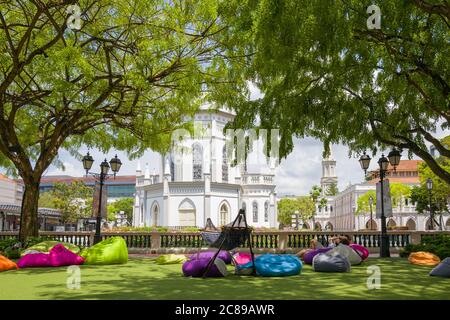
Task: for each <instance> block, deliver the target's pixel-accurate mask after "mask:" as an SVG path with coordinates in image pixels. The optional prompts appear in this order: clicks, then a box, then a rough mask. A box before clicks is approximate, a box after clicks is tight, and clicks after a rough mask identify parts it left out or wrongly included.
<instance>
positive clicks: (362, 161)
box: [359, 151, 372, 172]
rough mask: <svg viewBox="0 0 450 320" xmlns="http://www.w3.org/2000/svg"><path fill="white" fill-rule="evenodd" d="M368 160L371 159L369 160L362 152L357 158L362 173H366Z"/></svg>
mask: <svg viewBox="0 0 450 320" xmlns="http://www.w3.org/2000/svg"><path fill="white" fill-rule="evenodd" d="M370 160H372V159H370V157H369V155H367V154H366V152H365V151H364V154H363V155H362V156H361V157H360V158H359V164H360V165H361V169H363V170H364V172H367V169H368V168H369V165H370Z"/></svg>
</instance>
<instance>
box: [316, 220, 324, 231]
mask: <svg viewBox="0 0 450 320" xmlns="http://www.w3.org/2000/svg"><path fill="white" fill-rule="evenodd" d="M314 231H322V225H321V224H320V222H316V224H315V225H314Z"/></svg>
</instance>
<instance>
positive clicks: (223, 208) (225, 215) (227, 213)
mask: <svg viewBox="0 0 450 320" xmlns="http://www.w3.org/2000/svg"><path fill="white" fill-rule="evenodd" d="M230 217H231V210H230V205H229V204H228V202H227V201H226V200H224V201H222V202H221V203H220V205H219V219H218V220H217V221H219V226H224V225H226V224H227V223H230Z"/></svg>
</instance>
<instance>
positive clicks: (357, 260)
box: [325, 243, 363, 266]
mask: <svg viewBox="0 0 450 320" xmlns="http://www.w3.org/2000/svg"><path fill="white" fill-rule="evenodd" d="M325 254H327V255H329V256H334V255H341V256H343V257H346V258H347V259H348V261H349V262H350V264H351V265H352V266H355V265H358V264H361V262H362V261H363V260H362V258H361V256H360V255H359V254H358V253H357V252H356V251H355V250H354V249H352V248H351V247H349V246H347V245H345V244H342V243H341V244H339V245H338V246H336V247H334V248H333V249H331V250H330V251H327V252H326V253H325Z"/></svg>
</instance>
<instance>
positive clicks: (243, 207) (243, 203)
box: [242, 201, 248, 217]
mask: <svg viewBox="0 0 450 320" xmlns="http://www.w3.org/2000/svg"><path fill="white" fill-rule="evenodd" d="M242 209H244V211H245V213H247V205H246V204H245V202H244V201H242ZM247 217H248V216H247Z"/></svg>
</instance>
